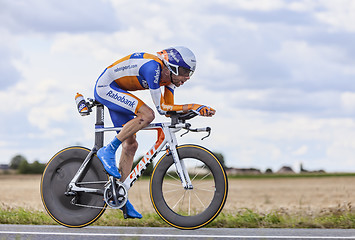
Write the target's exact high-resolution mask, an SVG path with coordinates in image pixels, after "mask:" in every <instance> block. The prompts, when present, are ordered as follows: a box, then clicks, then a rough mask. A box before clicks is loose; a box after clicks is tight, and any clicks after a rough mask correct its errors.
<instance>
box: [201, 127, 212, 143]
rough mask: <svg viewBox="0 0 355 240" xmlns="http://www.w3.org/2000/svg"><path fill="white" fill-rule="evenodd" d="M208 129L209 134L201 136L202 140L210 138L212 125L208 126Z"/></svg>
mask: <svg viewBox="0 0 355 240" xmlns="http://www.w3.org/2000/svg"><path fill="white" fill-rule="evenodd" d="M206 131H207V132H208V134H207V135H206V136H204V137H203V138H201V140H203V139H205V138H208V137H209V136H210V135H211V128H210V127H207V128H206Z"/></svg>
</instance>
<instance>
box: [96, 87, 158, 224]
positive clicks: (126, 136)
mask: <svg viewBox="0 0 355 240" xmlns="http://www.w3.org/2000/svg"><path fill="white" fill-rule="evenodd" d="M105 88H106V89H105ZM95 99H96V100H97V101H99V102H101V103H103V104H104V105H106V106H107V107H108V109H109V112H110V116H111V120H112V122H113V124H114V126H116V127H118V126H124V127H123V129H122V130H121V131H120V133H119V134H118V135H117V136H120V134H121V133H122V132H123V134H121V138H117V136H116V137H115V138H114V140H113V141H112V142H111V143H110V144H108V145H107V146H105V147H104V148H102V149H106V148H108V149H109V148H111V150H112V151H111V153H110V156H111V159H113V160H111V161H110V164H111V166H112V165H114V167H113V168H114V171H112V172H111V173H113V174H111V173H110V172H109V173H110V174H111V175H113V176H116V177H118V178H120V177H121V176H120V175H118V174H119V173H118V170H117V167H116V165H115V154H114V153H115V152H116V150H117V148H118V146H119V145H120V144H121V142H123V148H122V153H121V161H120V168H121V169H122V170H123V172H122V173H123V178H122V179H124V178H126V177H127V175H128V174H129V172H130V170H131V168H132V163H133V158H134V154H135V152H136V149H137V142H136V140H135V135H134V133H136V132H137V131H138V130H140V129H142V128H143V127H145V126H147V125H148V124H149V123H150V122H151V121H152V120H153V119H154V113H153V111H152V110H151V109H150V108H149V107H148V106H146V105H145V104H144V102H143V101H141V100H140V99H139V98H137V97H135V96H134V95H132V94H130V93H128V92H127V91H124V90H122V89H120V88H119V87H118V85H117V84H116V83H112V84H111V85H110V86H107V85H106V86H101V88H98V87H97V86H96V88H95ZM143 106H144V107H143ZM152 115H153V117H152ZM135 116H136V117H135ZM135 124H137V125H138V126H139V127H134V125H135ZM127 125H128V127H127ZM122 136H123V137H122ZM117 140H118V141H119V144H117ZM121 140H122V141H121ZM116 144H117V145H116ZM112 146H113V148H112ZM102 149H100V150H99V152H98V157H99V158H100V157H101V158H100V160H101V161H102V160H103V159H102V158H103V157H105V153H103V151H102ZM112 152H113V154H112ZM105 169H106V168H105ZM106 171H107V170H106ZM117 173H118V174H117ZM122 179H121V180H122ZM126 208H127V215H128V216H129V217H133V218H141V217H142V215H141V214H140V213H139V212H137V211H136V210H135V209H134V207H133V205H132V204H131V203H130V202H129V201H127V204H126Z"/></svg>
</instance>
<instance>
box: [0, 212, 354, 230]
mask: <svg viewBox="0 0 355 240" xmlns="http://www.w3.org/2000/svg"><path fill="white" fill-rule="evenodd" d="M0 224H32V225H56V224H57V223H56V222H55V221H54V220H53V219H52V218H51V217H50V216H49V215H48V214H47V213H45V212H43V211H38V210H36V211H34V210H28V209H23V208H6V207H2V208H0ZM93 225H96V226H135V227H168V226H169V225H168V224H166V223H165V222H164V221H163V220H161V219H160V217H159V216H158V215H157V214H156V213H143V219H124V218H123V216H122V213H121V211H119V210H108V211H106V212H105V213H104V214H103V215H102V216H101V218H100V219H99V220H98V221H96V222H95V223H94V224H93ZM207 227H213V228H340V229H353V228H355V212H354V211H352V210H351V209H348V210H344V209H340V208H339V209H331V210H327V211H323V212H321V213H319V214H310V213H306V212H299V213H293V214H291V213H288V212H286V211H284V210H273V211H270V212H268V213H257V212H254V211H252V210H250V209H239V210H236V211H235V212H222V213H221V214H220V215H219V216H218V217H217V218H216V219H215V220H214V221H212V223H210V224H208V225H207Z"/></svg>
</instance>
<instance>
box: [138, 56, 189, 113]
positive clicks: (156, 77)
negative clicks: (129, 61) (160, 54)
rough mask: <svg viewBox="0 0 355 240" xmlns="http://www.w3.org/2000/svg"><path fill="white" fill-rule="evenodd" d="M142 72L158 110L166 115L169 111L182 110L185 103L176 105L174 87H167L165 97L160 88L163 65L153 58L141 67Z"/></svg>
mask: <svg viewBox="0 0 355 240" xmlns="http://www.w3.org/2000/svg"><path fill="white" fill-rule="evenodd" d="M140 74H141V76H143V78H144V79H145V80H146V81H147V83H148V86H149V90H150V94H151V96H152V99H153V102H154V105H155V107H156V108H157V110H158V112H159V113H160V114H162V115H165V114H166V112H167V111H176V112H182V110H183V105H174V87H173V86H170V85H169V86H170V87H169V86H168V87H167V88H165V93H164V97H163V95H162V93H161V89H160V78H161V76H160V74H161V65H160V64H159V63H158V62H156V61H154V60H152V61H149V62H147V63H146V64H144V65H143V66H142V67H141V69H140Z"/></svg>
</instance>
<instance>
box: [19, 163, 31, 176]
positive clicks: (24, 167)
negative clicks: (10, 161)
mask: <svg viewBox="0 0 355 240" xmlns="http://www.w3.org/2000/svg"><path fill="white" fill-rule="evenodd" d="M17 170H18V172H19V173H21V174H26V173H30V172H31V166H30V164H29V163H28V162H27V160H26V161H22V162H21V163H20V165H19V166H18V168H17Z"/></svg>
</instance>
